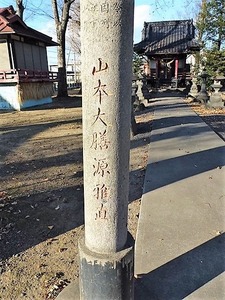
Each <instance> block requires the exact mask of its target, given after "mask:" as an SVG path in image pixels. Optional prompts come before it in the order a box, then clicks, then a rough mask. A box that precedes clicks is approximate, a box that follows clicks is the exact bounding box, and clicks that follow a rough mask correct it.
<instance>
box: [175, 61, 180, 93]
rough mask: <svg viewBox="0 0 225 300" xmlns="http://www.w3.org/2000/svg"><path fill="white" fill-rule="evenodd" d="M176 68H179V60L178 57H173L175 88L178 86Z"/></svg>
mask: <svg viewBox="0 0 225 300" xmlns="http://www.w3.org/2000/svg"><path fill="white" fill-rule="evenodd" d="M178 68H179V60H178V58H176V59H175V83H176V88H177V86H178Z"/></svg>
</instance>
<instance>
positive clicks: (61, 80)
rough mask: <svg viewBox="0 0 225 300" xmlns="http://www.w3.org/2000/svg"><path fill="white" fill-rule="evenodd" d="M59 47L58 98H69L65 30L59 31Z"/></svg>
mask: <svg viewBox="0 0 225 300" xmlns="http://www.w3.org/2000/svg"><path fill="white" fill-rule="evenodd" d="M57 42H58V44H59V46H58V53H57V59H58V94H57V96H58V97H66V96H68V92H67V74H66V57H65V48H66V47H65V32H63V29H61V30H60V29H58V30H57Z"/></svg>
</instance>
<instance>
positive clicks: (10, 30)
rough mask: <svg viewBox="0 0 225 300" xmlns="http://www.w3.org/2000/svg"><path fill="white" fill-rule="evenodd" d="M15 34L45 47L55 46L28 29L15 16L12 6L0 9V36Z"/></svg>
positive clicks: (41, 34) (45, 36) (42, 36)
mask: <svg viewBox="0 0 225 300" xmlns="http://www.w3.org/2000/svg"><path fill="white" fill-rule="evenodd" d="M1 34H17V35H20V36H23V37H29V38H32V39H35V40H37V41H40V42H43V43H45V44H46V46H56V45H57V43H55V42H54V41H52V38H51V37H50V36H48V35H45V34H43V33H41V32H39V31H37V30H35V29H33V28H30V27H28V26H27V25H26V24H25V23H24V22H23V21H22V20H21V19H20V17H19V16H18V15H17V14H16V12H15V10H14V9H13V7H12V6H9V7H6V8H0V35H1Z"/></svg>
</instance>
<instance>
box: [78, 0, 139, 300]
mask: <svg viewBox="0 0 225 300" xmlns="http://www.w3.org/2000/svg"><path fill="white" fill-rule="evenodd" d="M133 11H134V3H133V1H132V0H110V1H105V0H82V1H81V53H82V108H83V149H84V150H83V154H84V202H85V237H84V239H83V240H81V241H80V244H79V249H80V298H81V299H110V300H111V299H121V300H124V299H132V297H133V296H132V294H133V285H132V282H133V248H132V246H131V244H128V232H127V213H128V188H129V151H130V119H131V84H132V55H133Z"/></svg>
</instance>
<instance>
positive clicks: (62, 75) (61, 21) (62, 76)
mask: <svg viewBox="0 0 225 300" xmlns="http://www.w3.org/2000/svg"><path fill="white" fill-rule="evenodd" d="M74 2H75V0H63V3H62V6H60V5H59V2H57V0H52V9H53V15H54V20H55V26H56V35H57V43H58V44H59V46H58V52H57V59H58V80H59V81H58V97H63V96H67V95H68V93H67V80H66V30H67V25H68V21H69V19H70V15H69V14H70V8H71V5H72V3H74ZM59 11H60V12H61V16H60V14H59Z"/></svg>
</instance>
